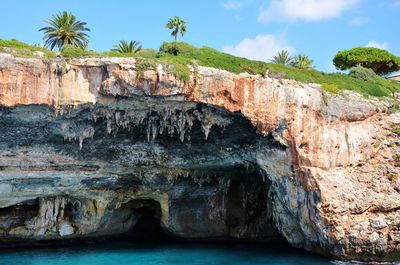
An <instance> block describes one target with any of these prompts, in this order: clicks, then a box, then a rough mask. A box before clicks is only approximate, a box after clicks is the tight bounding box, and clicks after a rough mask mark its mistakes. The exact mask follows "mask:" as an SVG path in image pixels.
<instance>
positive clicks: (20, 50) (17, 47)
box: [0, 39, 56, 58]
mask: <svg viewBox="0 0 400 265" xmlns="http://www.w3.org/2000/svg"><path fill="white" fill-rule="evenodd" d="M7 48H10V49H12V50H13V52H14V55H16V56H19V57H32V56H33V55H34V52H36V51H40V52H43V53H44V55H45V56H46V57H48V58H53V57H56V53H55V52H53V51H49V50H48V49H46V48H43V47H39V46H35V45H29V44H26V43H23V42H20V41H18V40H16V39H11V40H2V39H0V51H2V50H3V51H4V50H5V49H7Z"/></svg>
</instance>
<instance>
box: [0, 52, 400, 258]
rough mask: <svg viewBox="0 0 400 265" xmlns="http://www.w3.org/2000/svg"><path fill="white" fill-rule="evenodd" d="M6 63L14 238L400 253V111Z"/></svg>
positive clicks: (224, 79)
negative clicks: (241, 243)
mask: <svg viewBox="0 0 400 265" xmlns="http://www.w3.org/2000/svg"><path fill="white" fill-rule="evenodd" d="M191 72H192V73H191V77H190V81H189V82H186V83H184V82H182V81H180V80H178V79H177V78H176V77H175V76H173V75H171V74H168V72H167V71H165V70H164V67H163V66H162V65H159V66H157V67H156V68H155V69H150V68H149V69H144V70H143V69H142V68H141V67H138V63H137V62H136V61H135V59H117V58H86V59H72V60H69V61H65V60H63V59H53V60H46V59H35V58H14V57H13V56H10V55H5V54H2V55H0V130H1V133H0V240H1V241H3V242H10V241H27V240H53V239H54V240H56V239H65V238H89V237H97V236H109V235H122V234H124V235H130V234H132V235H133V236H134V233H133V231H134V230H135V227H136V228H137V227H138V226H141V227H142V228H143V227H146V229H147V230H144V231H151V230H154V229H156V226H157V225H159V226H160V227H161V230H162V231H163V232H164V233H167V234H169V235H173V236H177V237H182V238H189V239H207V238H212V239H229V238H233V239H239V240H249V241H271V240H272V241H273V240H276V239H277V238H279V237H280V236H283V237H284V238H286V240H287V241H288V242H289V243H290V244H292V245H293V246H295V247H299V248H304V249H306V250H308V251H312V252H316V253H322V254H325V255H330V256H335V257H340V258H347V259H353V258H354V259H364V260H379V259H393V258H396V257H399V256H400V255H399V254H400V230H399V229H400V196H399V192H400V170H399V165H400V148H399V137H398V134H396V132H398V129H399V127H400V125H399V124H400V115H399V114H398V113H394V114H388V112H387V109H388V106H389V103H387V101H384V100H377V99H366V98H364V97H362V96H360V95H358V94H356V93H352V92H344V93H343V95H332V94H329V93H326V92H323V91H322V90H321V87H320V85H318V84H303V83H300V82H296V81H292V80H284V79H278V78H273V77H268V75H267V77H262V76H253V75H248V74H239V75H236V74H232V73H229V72H226V71H221V70H216V69H211V68H205V67H195V68H192V69H191Z"/></svg>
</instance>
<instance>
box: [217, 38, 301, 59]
mask: <svg viewBox="0 0 400 265" xmlns="http://www.w3.org/2000/svg"><path fill="white" fill-rule="evenodd" d="M281 50H287V51H289V52H290V53H293V52H294V51H295V49H294V48H293V47H292V46H290V45H289V44H287V43H286V41H285V40H284V38H281V37H276V36H275V35H269V34H259V35H257V36H256V37H255V38H254V39H251V38H245V39H243V40H242V41H240V42H239V43H238V44H236V45H228V46H225V47H224V48H223V51H224V52H226V53H229V54H232V55H235V56H239V57H245V58H248V59H252V60H258V61H268V60H271V59H272V57H273V56H274V55H275V54H276V53H278V52H279V51H281Z"/></svg>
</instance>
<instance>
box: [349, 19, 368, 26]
mask: <svg viewBox="0 0 400 265" xmlns="http://www.w3.org/2000/svg"><path fill="white" fill-rule="evenodd" d="M368 22H369V19H368V18H366V17H355V18H353V19H352V20H351V21H350V24H351V25H353V26H362V25H365V24H367V23H368Z"/></svg>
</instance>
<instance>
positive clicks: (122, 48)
mask: <svg viewBox="0 0 400 265" xmlns="http://www.w3.org/2000/svg"><path fill="white" fill-rule="evenodd" d="M141 49H142V45H140V42H138V41H135V40H134V41H130V42H127V41H126V40H121V41H120V42H119V43H118V44H117V45H114V49H112V50H111V51H114V52H119V53H137V52H138V51H140V50H141Z"/></svg>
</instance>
